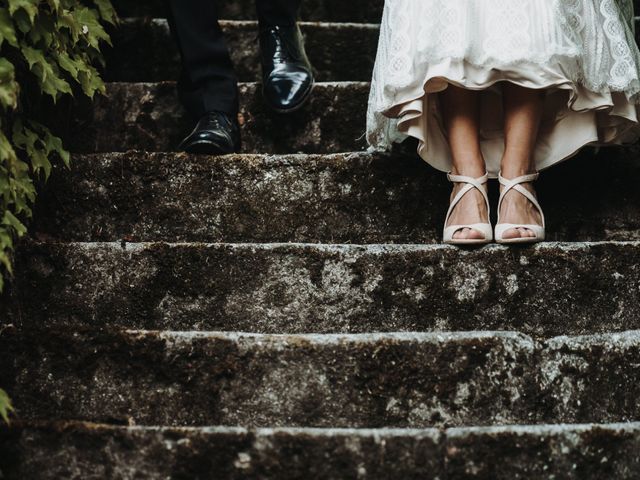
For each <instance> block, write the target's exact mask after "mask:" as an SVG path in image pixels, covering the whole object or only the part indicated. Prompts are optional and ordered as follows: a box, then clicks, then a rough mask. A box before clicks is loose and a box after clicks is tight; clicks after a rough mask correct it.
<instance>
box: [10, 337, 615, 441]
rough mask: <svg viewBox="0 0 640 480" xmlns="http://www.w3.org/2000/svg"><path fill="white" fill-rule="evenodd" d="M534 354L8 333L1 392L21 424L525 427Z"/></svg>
mask: <svg viewBox="0 0 640 480" xmlns="http://www.w3.org/2000/svg"><path fill="white" fill-rule="evenodd" d="M533 353H534V344H533V342H532V341H531V339H529V338H527V337H525V336H523V335H519V334H515V333H495V332H486V333H474V332H471V333H460V334H417V333H416V334H384V335H374V334H367V335H355V336H353V335H351V336H339V335H334V336H331V335H330V336H312V335H306V336H263V335H250V334H233V333H231V334H216V333H196V332H146V331H143V332H140V331H130V332H128V333H106V332H100V333H95V332H88V333H82V332H79V331H75V332H64V331H41V332H37V331H36V330H35V329H34V330H31V331H30V332H29V333H26V332H25V333H20V332H17V331H13V329H5V330H4V332H2V333H1V334H0V364H1V365H3V368H2V370H1V371H0V384H2V385H5V386H6V387H7V390H8V392H9V393H10V394H11V395H12V397H13V399H14V401H15V403H16V405H18V412H17V414H18V416H19V417H20V418H22V419H61V420H66V419H81V420H92V421H100V422H110V423H119V424H127V423H131V422H135V423H136V424H145V425H180V426H183V425H238V426H251V427H260V426H270V427H275V426H305V427H364V428H367V427H426V426H432V425H464V424H475V425H489V424H494V423H498V424H509V423H517V422H525V423H529V422H531V421H534V420H535V419H532V418H530V417H531V415H532V413H533V412H535V409H534V408H532V407H534V404H535V401H536V399H535V397H532V396H531V395H532V392H531V391H530V390H531V389H532V388H533V387H534V384H533V381H532V379H533V378H534V375H533V371H532V368H531V361H532V357H533ZM612 412H613V413H614V414H615V410H613V411H612ZM598 413H599V412H593V415H594V417H596V416H597V415H598Z"/></svg>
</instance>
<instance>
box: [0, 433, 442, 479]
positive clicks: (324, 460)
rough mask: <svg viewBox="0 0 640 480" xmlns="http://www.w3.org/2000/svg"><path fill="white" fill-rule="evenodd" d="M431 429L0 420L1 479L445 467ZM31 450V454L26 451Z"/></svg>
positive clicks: (313, 474)
mask: <svg viewBox="0 0 640 480" xmlns="http://www.w3.org/2000/svg"><path fill="white" fill-rule="evenodd" d="M439 444H440V434H439V432H438V431H437V430H386V429H385V430H340V429H331V430H319V429H258V430H247V429H243V428H224V427H218V428H208V427H205V428H144V427H114V426H107V425H95V424H83V423H79V422H75V423H57V424H40V425H22V426H16V427H14V428H12V429H11V430H9V429H5V430H2V429H1V428H0V451H2V452H6V455H4V456H1V457H0V475H2V478H3V479H4V480H24V479H29V480H45V479H46V480H59V479H62V478H64V479H65V480H85V479H89V478H91V479H93V478H95V479H98V478H100V479H103V478H118V479H121V480H133V479H135V480H143V479H150V480H151V479H154V480H155V479H159V478H172V479H185V480H186V479H196V478H198V479H205V478H215V479H218V480H241V479H247V478H260V479H278V480H289V479H290V480H294V479H299V478H304V477H307V478H313V479H335V480H341V479H356V478H368V479H381V480H382V479H385V480H393V479H398V480H428V479H436V478H440V479H443V478H444V477H442V474H443V469H444V464H443V462H442V455H441V454H440V448H439ZM27 459H28V460H27Z"/></svg>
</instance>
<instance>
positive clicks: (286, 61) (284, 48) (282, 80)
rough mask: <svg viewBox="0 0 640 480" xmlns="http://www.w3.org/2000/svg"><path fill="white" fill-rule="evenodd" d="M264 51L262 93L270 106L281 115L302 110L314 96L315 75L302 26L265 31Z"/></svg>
mask: <svg viewBox="0 0 640 480" xmlns="http://www.w3.org/2000/svg"><path fill="white" fill-rule="evenodd" d="M260 52H261V56H262V93H263V95H264V98H265V101H266V102H267V104H268V105H269V106H270V107H271V108H272V109H273V110H275V111H276V112H279V113H288V112H293V111H295V110H297V109H299V108H300V107H302V106H303V105H304V103H305V102H306V101H307V99H308V98H309V96H310V95H311V90H312V89H313V74H312V72H311V64H310V63H309V59H308V58H307V54H306V53H305V51H304V44H303V40H302V33H300V29H299V28H298V26H297V25H295V26H292V27H278V26H275V27H266V28H263V29H262V30H261V32H260Z"/></svg>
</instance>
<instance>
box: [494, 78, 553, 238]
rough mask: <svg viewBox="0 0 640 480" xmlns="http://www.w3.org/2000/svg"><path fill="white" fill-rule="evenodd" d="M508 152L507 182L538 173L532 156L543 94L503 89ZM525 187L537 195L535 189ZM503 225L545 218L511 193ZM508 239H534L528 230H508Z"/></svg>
mask: <svg viewBox="0 0 640 480" xmlns="http://www.w3.org/2000/svg"><path fill="white" fill-rule="evenodd" d="M503 96H504V131H505V152H504V156H503V157H502V164H501V170H502V176H503V177H504V178H507V179H511V178H515V177H519V176H521V175H526V174H529V173H535V164H534V159H533V152H534V148H535V144H536V141H537V138H538V130H539V127H540V119H541V118H542V112H543V107H544V91H541V90H531V89H528V88H523V87H519V86H517V85H514V84H512V83H505V84H504V86H503ZM523 187H524V188H526V189H528V190H530V191H531V192H532V193H535V190H534V188H533V185H531V184H523ZM500 215H501V217H500V221H501V222H503V223H518V224H536V225H541V223H542V218H541V216H540V213H539V212H538V210H537V209H536V208H535V206H534V205H533V204H532V203H531V202H530V201H529V200H527V199H526V198H525V197H524V196H523V195H521V194H520V193H518V192H516V191H513V190H512V191H510V192H509V193H507V195H506V196H505V198H504V200H503V203H502V209H501V212H500ZM504 236H505V238H518V237H534V236H535V234H534V233H533V232H532V231H531V230H528V229H526V228H517V229H516V228H513V229H511V230H507V231H506V232H505V234H504Z"/></svg>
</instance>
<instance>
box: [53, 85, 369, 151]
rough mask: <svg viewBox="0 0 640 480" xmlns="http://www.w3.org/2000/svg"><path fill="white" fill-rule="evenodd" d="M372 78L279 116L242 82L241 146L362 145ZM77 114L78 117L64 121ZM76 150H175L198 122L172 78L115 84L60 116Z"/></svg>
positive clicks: (331, 89)
mask: <svg viewBox="0 0 640 480" xmlns="http://www.w3.org/2000/svg"><path fill="white" fill-rule="evenodd" d="M368 91H369V84H368V83H363V82H337V83H319V84H317V85H316V87H315V89H314V93H313V96H312V99H311V101H310V102H309V103H308V104H307V105H306V106H305V107H304V108H303V109H302V110H300V111H298V112H296V113H294V114H291V115H287V116H282V115H278V114H275V113H272V112H270V111H269V109H268V108H267V107H266V106H265V105H264V103H263V100H262V95H261V93H260V87H259V85H258V84H256V83H245V84H242V85H241V86H240V97H241V98H240V103H241V105H240V109H241V123H242V136H243V151H244V152H247V153H254V152H259V153H297V152H305V153H332V152H344V151H355V150H362V149H364V148H365V147H366V144H365V141H364V133H365V117H366V105H367V99H368V95H369V92H368ZM71 117H74V120H67V119H68V118H71ZM58 124H59V127H58V128H59V131H58V132H57V133H60V134H62V135H63V136H64V137H65V139H66V141H67V147H68V148H69V149H71V150H72V151H75V152H114V151H127V150H131V149H139V150H148V151H170V150H173V149H174V148H175V147H176V146H177V145H178V144H179V143H180V141H181V140H182V138H183V137H184V136H185V135H186V134H187V133H189V131H190V130H191V128H193V122H192V120H190V119H189V118H188V117H187V115H186V113H185V112H184V110H183V108H182V107H181V105H180V103H179V102H178V99H177V94H176V91H175V85H174V83H172V82H161V83H111V84H108V85H107V94H106V96H105V97H97V98H96V100H95V102H94V104H93V105H92V106H89V105H88V106H87V107H86V108H85V109H78V111H76V112H75V113H74V114H73V115H67V116H65V119H61V121H60V122H58Z"/></svg>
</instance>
